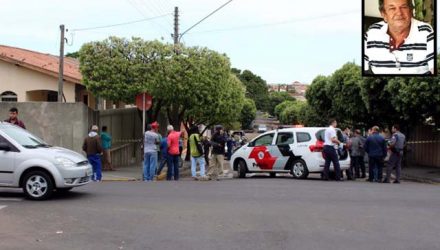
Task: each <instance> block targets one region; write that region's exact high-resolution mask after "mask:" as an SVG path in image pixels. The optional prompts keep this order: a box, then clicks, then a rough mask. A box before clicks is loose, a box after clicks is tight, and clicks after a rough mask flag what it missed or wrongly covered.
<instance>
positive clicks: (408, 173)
mask: <svg viewBox="0 0 440 250" xmlns="http://www.w3.org/2000/svg"><path fill="white" fill-rule="evenodd" d="M225 164H228V163H226V162H225ZM180 176H181V178H183V179H185V178H189V177H190V176H191V174H190V170H189V168H188V167H183V168H181V175H180ZM102 180H103V181H140V180H142V167H141V164H137V165H133V166H127V167H120V168H117V169H116V170H115V171H103V172H102ZM402 180H408V181H415V182H423V183H436V184H440V168H435V167H421V166H411V167H406V168H404V169H402Z"/></svg>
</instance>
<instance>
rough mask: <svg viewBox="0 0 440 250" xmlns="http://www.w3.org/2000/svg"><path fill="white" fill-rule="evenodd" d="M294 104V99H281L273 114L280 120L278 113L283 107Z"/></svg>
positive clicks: (279, 113)
mask: <svg viewBox="0 0 440 250" xmlns="http://www.w3.org/2000/svg"><path fill="white" fill-rule="evenodd" d="M294 104H295V101H291V100H286V101H283V102H282V103H280V104H278V105H277V106H275V109H274V115H275V116H276V117H277V118H278V120H280V119H281V118H280V115H281V113H282V112H283V111H284V109H286V108H287V107H288V106H291V105H294Z"/></svg>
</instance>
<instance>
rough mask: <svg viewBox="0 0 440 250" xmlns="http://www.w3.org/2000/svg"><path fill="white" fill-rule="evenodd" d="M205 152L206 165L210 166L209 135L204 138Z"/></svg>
mask: <svg viewBox="0 0 440 250" xmlns="http://www.w3.org/2000/svg"><path fill="white" fill-rule="evenodd" d="M202 144H203V152H204V156H205V165H206V166H209V153H210V151H211V142H210V140H209V138H208V137H207V136H203V138H202Z"/></svg>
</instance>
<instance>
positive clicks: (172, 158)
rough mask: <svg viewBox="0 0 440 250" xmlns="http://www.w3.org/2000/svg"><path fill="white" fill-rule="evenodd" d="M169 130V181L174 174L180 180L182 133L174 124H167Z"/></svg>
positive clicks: (175, 178)
mask: <svg viewBox="0 0 440 250" xmlns="http://www.w3.org/2000/svg"><path fill="white" fill-rule="evenodd" d="M167 131H168V138H167V144H168V171H167V181H171V178H172V177H173V176H174V180H175V181H177V180H179V157H180V149H179V139H180V137H181V135H182V133H181V132H179V131H175V130H174V127H173V125H168V126H167Z"/></svg>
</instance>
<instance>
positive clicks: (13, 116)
mask: <svg viewBox="0 0 440 250" xmlns="http://www.w3.org/2000/svg"><path fill="white" fill-rule="evenodd" d="M5 122H9V123H11V124H14V125H16V126H19V127H21V128H23V129H26V126H25V125H24V122H23V121H21V120H19V119H18V109H17V108H16V107H12V108H10V109H9V118H8V119H6V120H5Z"/></svg>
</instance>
